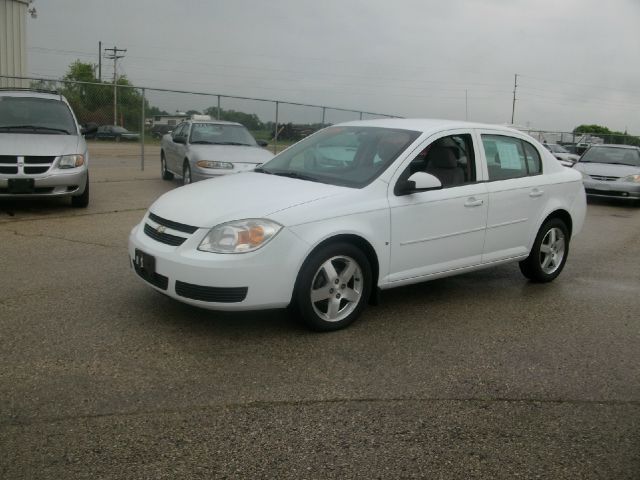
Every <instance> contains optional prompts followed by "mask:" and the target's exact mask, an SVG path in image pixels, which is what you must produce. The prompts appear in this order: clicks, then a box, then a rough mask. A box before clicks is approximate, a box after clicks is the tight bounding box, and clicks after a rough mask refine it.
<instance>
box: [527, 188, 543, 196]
mask: <svg viewBox="0 0 640 480" xmlns="http://www.w3.org/2000/svg"><path fill="white" fill-rule="evenodd" d="M543 194H544V190H542V189H541V188H534V189H533V190H531V191H530V192H529V196H530V197H541V196H542V195H543Z"/></svg>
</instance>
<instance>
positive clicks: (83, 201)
mask: <svg viewBox="0 0 640 480" xmlns="http://www.w3.org/2000/svg"><path fill="white" fill-rule="evenodd" d="M88 205H89V172H87V183H86V184H85V186H84V192H82V195H78V196H77V197H71V206H72V207H75V208H86V207H87V206H88Z"/></svg>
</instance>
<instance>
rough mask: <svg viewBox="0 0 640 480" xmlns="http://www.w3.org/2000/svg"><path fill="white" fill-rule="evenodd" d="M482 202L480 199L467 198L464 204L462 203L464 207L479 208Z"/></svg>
mask: <svg viewBox="0 0 640 480" xmlns="http://www.w3.org/2000/svg"><path fill="white" fill-rule="evenodd" d="M483 203H484V202H483V200H482V199H479V200H476V199H475V198H474V197H471V198H468V199H467V201H466V202H464V206H465V207H479V206H480V205H482V204H483Z"/></svg>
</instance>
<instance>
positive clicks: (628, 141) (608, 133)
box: [573, 124, 640, 146]
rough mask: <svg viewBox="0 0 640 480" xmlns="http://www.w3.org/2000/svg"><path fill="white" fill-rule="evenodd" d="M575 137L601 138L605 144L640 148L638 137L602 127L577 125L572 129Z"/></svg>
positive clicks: (639, 138)
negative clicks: (584, 135) (588, 135)
mask: <svg viewBox="0 0 640 480" xmlns="http://www.w3.org/2000/svg"><path fill="white" fill-rule="evenodd" d="M573 133H575V134H576V135H583V134H591V135H595V136H597V137H600V138H602V140H603V141H604V142H605V143H613V144H622V145H635V146H640V137H636V136H634V135H629V134H627V133H626V132H617V131H615V130H610V129H609V128H607V127H603V126H602V125H595V124H593V125H579V126H577V127H576V128H574V129H573Z"/></svg>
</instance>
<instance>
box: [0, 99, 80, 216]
mask: <svg viewBox="0 0 640 480" xmlns="http://www.w3.org/2000/svg"><path fill="white" fill-rule="evenodd" d="M85 131H87V130H81V129H80V127H79V125H78V122H77V120H76V117H75V115H74V114H73V111H72V109H71V106H70V105H69V102H67V99H66V98H65V97H64V96H62V95H60V94H59V93H57V92H45V91H42V90H30V89H0V197H71V204H72V205H73V206H74V207H86V206H87V205H88V204H89V169H88V166H89V152H88V151H87V144H86V142H85V141H84V138H83V137H82V133H84V132H85Z"/></svg>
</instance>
